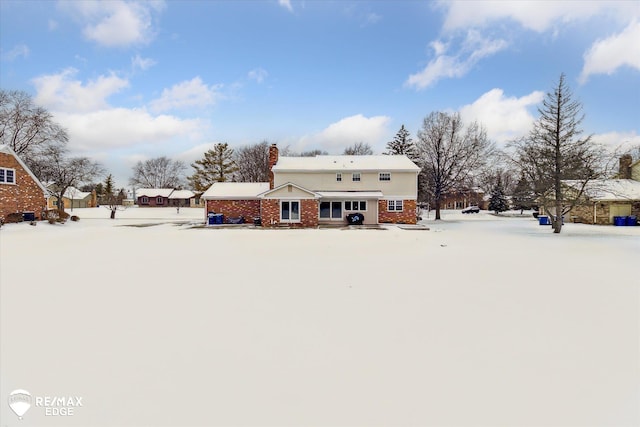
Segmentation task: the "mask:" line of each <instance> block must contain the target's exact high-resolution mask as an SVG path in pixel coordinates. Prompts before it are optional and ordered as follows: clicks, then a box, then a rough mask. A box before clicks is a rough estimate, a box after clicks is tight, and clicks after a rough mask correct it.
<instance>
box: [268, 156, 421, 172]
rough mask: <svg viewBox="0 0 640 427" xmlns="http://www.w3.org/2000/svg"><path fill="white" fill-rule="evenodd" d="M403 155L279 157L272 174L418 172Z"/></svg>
mask: <svg viewBox="0 0 640 427" xmlns="http://www.w3.org/2000/svg"><path fill="white" fill-rule="evenodd" d="M419 170H420V168H419V167H418V166H416V164H415V163H413V162H412V161H411V160H409V158H408V157H407V156H405V155H399V156H391V155H370V156H315V157H280V158H278V162H277V163H276V164H275V166H274V167H273V171H274V172H298V171H300V172H322V171H358V172H364V171H389V172H390V171H395V172H418V171H419Z"/></svg>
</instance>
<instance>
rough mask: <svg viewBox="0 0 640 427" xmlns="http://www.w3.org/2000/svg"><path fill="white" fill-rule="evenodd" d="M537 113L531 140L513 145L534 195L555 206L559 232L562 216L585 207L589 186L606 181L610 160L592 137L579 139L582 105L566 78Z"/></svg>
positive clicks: (561, 78)
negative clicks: (584, 202)
mask: <svg viewBox="0 0 640 427" xmlns="http://www.w3.org/2000/svg"><path fill="white" fill-rule="evenodd" d="M538 113H539V115H540V116H539V118H538V120H537V121H536V122H535V123H534V126H533V129H532V130H531V132H530V133H529V135H528V136H526V137H524V138H521V139H519V140H517V141H514V142H512V143H511V144H510V146H511V148H513V149H514V156H513V159H514V161H515V163H516V164H517V165H518V166H519V168H520V169H521V170H522V171H523V172H524V173H525V175H526V176H527V178H528V179H529V180H530V182H531V184H532V188H533V191H534V192H535V194H536V195H537V196H538V198H539V199H540V200H541V201H542V203H543V204H544V205H546V206H551V205H552V206H553V212H551V213H552V214H553V215H552V225H553V232H554V233H560V232H561V230H562V216H563V215H564V214H566V213H567V212H569V211H570V210H571V209H572V208H573V207H574V206H575V205H576V204H578V203H579V202H580V200H581V199H582V196H583V193H584V190H585V188H586V187H587V183H589V182H590V181H592V180H594V179H597V178H600V177H602V176H603V173H604V164H603V162H604V161H605V160H606V156H605V154H604V151H603V149H602V147H600V146H599V145H598V144H596V143H595V142H594V141H593V140H592V139H591V135H589V136H586V137H583V138H580V135H582V129H581V128H580V124H581V123H582V120H583V119H584V115H583V114H582V104H581V103H580V102H578V101H575V100H573V94H572V92H571V90H570V89H569V87H568V86H567V84H566V82H565V76H564V74H561V75H560V79H559V80H558V84H557V85H556V86H555V87H554V89H553V91H552V92H548V93H547V94H546V96H545V98H544V100H543V102H542V106H541V107H539V108H538ZM569 180H571V181H572V182H571V189H569V188H568V187H567V183H568V181H569Z"/></svg>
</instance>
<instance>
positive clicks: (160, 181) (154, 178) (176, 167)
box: [129, 156, 185, 188]
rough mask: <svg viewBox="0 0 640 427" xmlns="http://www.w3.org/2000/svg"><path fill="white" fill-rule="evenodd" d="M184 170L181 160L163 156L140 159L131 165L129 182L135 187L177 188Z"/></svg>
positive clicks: (180, 184) (179, 185)
mask: <svg viewBox="0 0 640 427" xmlns="http://www.w3.org/2000/svg"><path fill="white" fill-rule="evenodd" d="M184 170H185V165H184V163H183V162H181V161H180V160H172V159H169V158H168V157H164V156H162V157H156V158H154V159H149V160H145V161H144V162H142V161H140V162H138V163H137V164H136V165H135V166H134V167H133V176H132V177H131V178H129V184H131V185H132V186H134V187H137V188H179V187H181V186H182V181H183V174H184Z"/></svg>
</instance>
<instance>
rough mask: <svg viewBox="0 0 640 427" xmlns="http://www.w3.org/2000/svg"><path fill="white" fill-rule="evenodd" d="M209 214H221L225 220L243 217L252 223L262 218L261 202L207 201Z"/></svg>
mask: <svg viewBox="0 0 640 427" xmlns="http://www.w3.org/2000/svg"><path fill="white" fill-rule="evenodd" d="M207 212H215V213H221V214H222V215H224V217H225V219H226V218H229V217H236V218H237V217H239V216H243V217H244V218H245V221H246V222H251V221H253V218H254V217H258V216H260V200H207Z"/></svg>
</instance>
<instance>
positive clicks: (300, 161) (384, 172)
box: [202, 144, 420, 227]
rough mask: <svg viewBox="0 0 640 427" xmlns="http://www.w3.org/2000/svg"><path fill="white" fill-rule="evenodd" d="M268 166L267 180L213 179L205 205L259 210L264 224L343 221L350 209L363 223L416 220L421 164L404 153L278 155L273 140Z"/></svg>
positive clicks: (234, 212)
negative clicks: (220, 180) (358, 214)
mask: <svg viewBox="0 0 640 427" xmlns="http://www.w3.org/2000/svg"><path fill="white" fill-rule="evenodd" d="M269 168H270V174H269V175H270V179H269V182H268V183H226V182H222V183H215V184H213V185H212V186H211V187H210V188H209V189H208V190H207V191H206V192H205V193H204V194H203V196H202V198H203V199H204V200H205V201H206V206H207V207H206V211H207V212H215V213H221V214H223V215H225V216H229V217H237V216H244V217H246V218H251V217H256V216H259V217H260V218H261V221H262V225H263V226H266V227H269V226H279V225H290V226H294V227H295V226H298V227H316V226H318V225H320V224H346V223H347V221H346V216H347V215H348V214H351V213H360V214H362V215H363V216H364V223H365V224H378V223H405V224H415V222H416V205H417V203H416V201H417V193H418V172H419V171H420V169H419V167H418V166H416V165H415V164H414V163H413V162H412V161H411V160H409V158H408V157H407V156H404V155H401V156H391V155H377V156H373V155H372V156H315V157H279V155H278V147H277V146H276V145H275V144H273V145H271V147H270V148H269Z"/></svg>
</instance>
